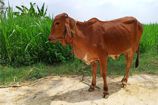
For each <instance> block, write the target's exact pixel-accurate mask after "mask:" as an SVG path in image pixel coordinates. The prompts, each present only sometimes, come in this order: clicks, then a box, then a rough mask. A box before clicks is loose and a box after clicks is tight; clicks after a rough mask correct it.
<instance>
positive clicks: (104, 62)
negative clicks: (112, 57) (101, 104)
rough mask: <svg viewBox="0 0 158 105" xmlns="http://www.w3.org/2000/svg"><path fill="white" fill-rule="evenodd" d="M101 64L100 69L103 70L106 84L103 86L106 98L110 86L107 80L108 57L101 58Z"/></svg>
mask: <svg viewBox="0 0 158 105" xmlns="http://www.w3.org/2000/svg"><path fill="white" fill-rule="evenodd" d="M104 58H105V59H104ZM99 62H100V69H101V70H102V77H103V82H104V85H103V89H104V92H103V97H104V98H105V96H107V95H109V92H108V85H107V78H106V75H107V57H102V58H100V61H99Z"/></svg>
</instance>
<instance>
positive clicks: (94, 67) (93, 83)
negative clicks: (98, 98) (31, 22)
mask: <svg viewBox="0 0 158 105" xmlns="http://www.w3.org/2000/svg"><path fill="white" fill-rule="evenodd" d="M91 66H92V83H91V85H90V87H89V89H88V91H89V92H92V91H94V89H95V87H96V73H97V63H96V62H93V63H92V64H91Z"/></svg>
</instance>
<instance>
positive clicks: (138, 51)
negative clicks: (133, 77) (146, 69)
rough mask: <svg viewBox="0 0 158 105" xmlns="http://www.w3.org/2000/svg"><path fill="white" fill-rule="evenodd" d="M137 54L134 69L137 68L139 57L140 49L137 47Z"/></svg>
mask: <svg viewBox="0 0 158 105" xmlns="http://www.w3.org/2000/svg"><path fill="white" fill-rule="evenodd" d="M136 53H137V58H136V62H135V68H137V67H138V66H139V57H140V48H139V46H138V49H137V51H136Z"/></svg>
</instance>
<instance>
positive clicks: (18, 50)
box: [0, 3, 158, 85]
mask: <svg viewBox="0 0 158 105" xmlns="http://www.w3.org/2000/svg"><path fill="white" fill-rule="evenodd" d="M35 6H36V5H35V4H33V3H30V8H27V7H25V6H21V7H17V8H18V9H19V12H14V11H13V10H12V9H11V8H8V9H7V11H6V12H5V13H4V14H0V84H1V85H5V84H9V83H10V82H12V83H14V82H21V81H25V80H34V79H38V78H41V77H44V76H48V75H67V74H71V75H76V74H77V75H82V74H85V75H90V74H91V72H90V71H91V70H90V66H85V64H84V63H82V62H81V61H80V60H77V59H76V58H74V56H73V55H72V54H71V48H70V46H67V47H65V48H64V47H62V46H61V45H60V44H59V43H57V44H51V43H49V42H48V40H47V39H48V35H49V33H50V27H51V24H52V20H51V18H50V17H48V16H46V11H47V9H45V6H44V4H43V6H42V7H41V8H39V7H38V6H37V9H35V8H36V7H35ZM140 50H141V57H140V58H141V59H140V66H139V67H138V68H137V69H135V68H134V67H132V69H131V71H132V73H152V74H158V24H145V25H144V33H143V37H142V40H141V43H140ZM134 61H135V59H134ZM134 61H133V63H134ZM124 62H125V61H124V57H123V56H121V57H120V58H119V59H118V60H116V61H114V60H112V59H111V58H110V59H109V63H108V74H109V75H123V74H124V67H125V64H124ZM98 72H99V70H98ZM98 74H99V73H98Z"/></svg>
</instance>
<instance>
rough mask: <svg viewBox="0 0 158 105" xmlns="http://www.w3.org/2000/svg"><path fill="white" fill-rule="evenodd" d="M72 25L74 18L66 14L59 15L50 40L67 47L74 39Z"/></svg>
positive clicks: (52, 28)
mask: <svg viewBox="0 0 158 105" xmlns="http://www.w3.org/2000/svg"><path fill="white" fill-rule="evenodd" d="M71 24H72V18H70V17H69V16H68V15H67V14H66V13H62V14H59V15H57V16H56V17H55V19H54V22H53V23H52V27H51V33H50V35H49V38H48V40H49V41H51V42H53V43H55V42H57V41H59V42H61V44H62V45H66V44H67V43H68V42H69V40H70V39H71V37H72V35H71V26H72V25H71Z"/></svg>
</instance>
